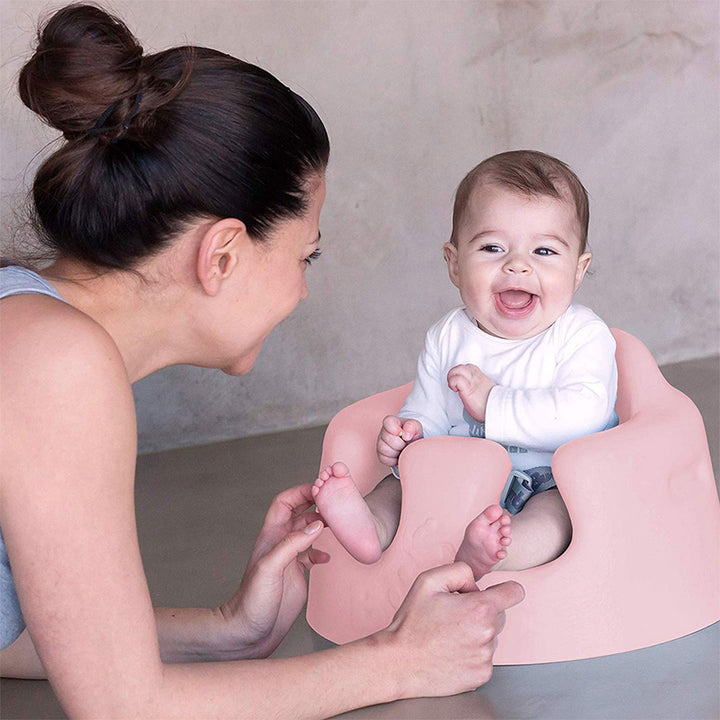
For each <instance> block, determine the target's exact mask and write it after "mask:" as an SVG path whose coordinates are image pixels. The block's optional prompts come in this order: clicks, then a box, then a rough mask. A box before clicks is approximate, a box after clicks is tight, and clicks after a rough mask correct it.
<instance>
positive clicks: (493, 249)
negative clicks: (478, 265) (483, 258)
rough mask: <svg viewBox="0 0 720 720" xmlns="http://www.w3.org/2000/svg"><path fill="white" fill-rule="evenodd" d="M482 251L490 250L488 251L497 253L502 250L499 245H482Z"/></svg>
mask: <svg viewBox="0 0 720 720" xmlns="http://www.w3.org/2000/svg"><path fill="white" fill-rule="evenodd" d="M480 250H481V251H483V252H490V253H499V252H502V248H501V247H500V246H499V245H492V244H491V245H483V246H482V247H481V248H480Z"/></svg>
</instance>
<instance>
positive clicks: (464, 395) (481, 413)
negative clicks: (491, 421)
mask: <svg viewBox="0 0 720 720" xmlns="http://www.w3.org/2000/svg"><path fill="white" fill-rule="evenodd" d="M447 384H448V387H449V388H450V389H451V390H454V391H455V392H456V393H457V394H458V395H459V396H460V399H461V400H462V404H463V405H464V406H465V409H466V410H467V411H468V412H469V413H470V415H471V416H472V417H474V418H475V420H477V421H478V422H485V409H486V408H487V401H488V397H489V396H490V391H491V390H492V389H493V387H495V383H494V382H493V381H492V380H491V379H490V378H489V377H488V376H487V375H485V373H484V372H483V371H482V370H480V368H479V367H478V366H477V365H471V364H469V363H468V364H466V365H456V366H455V367H454V368H452V369H451V370H450V372H449V373H448V375H447Z"/></svg>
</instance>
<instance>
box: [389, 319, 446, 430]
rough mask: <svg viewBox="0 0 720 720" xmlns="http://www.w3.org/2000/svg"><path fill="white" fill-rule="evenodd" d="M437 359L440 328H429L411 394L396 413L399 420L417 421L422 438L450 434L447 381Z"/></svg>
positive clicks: (438, 355) (439, 351) (438, 357)
mask: <svg viewBox="0 0 720 720" xmlns="http://www.w3.org/2000/svg"><path fill="white" fill-rule="evenodd" d="M440 356H441V349H440V328H439V327H438V326H433V327H431V328H430V330H428V332H427V335H426V336H425V347H424V348H423V350H422V352H421V353H420V357H419V358H418V363H417V376H416V378H415V382H414V383H413V387H412V390H411V391H410V394H409V395H408V396H407V399H406V400H405V405H403V407H402V409H401V410H400V412H399V413H398V416H399V417H401V418H409V419H414V420H418V421H419V422H420V424H421V425H422V427H423V436H424V437H432V436H434V435H447V434H448V432H449V430H450V421H449V419H448V415H447V411H446V406H445V387H446V386H447V381H446V377H445V372H444V370H443V365H442V363H441V360H440Z"/></svg>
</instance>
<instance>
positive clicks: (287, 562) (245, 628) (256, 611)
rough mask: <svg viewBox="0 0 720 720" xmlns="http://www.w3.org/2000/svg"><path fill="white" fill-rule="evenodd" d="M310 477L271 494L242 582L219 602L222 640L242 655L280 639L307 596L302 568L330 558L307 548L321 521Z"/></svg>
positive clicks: (260, 652) (259, 653) (266, 649)
mask: <svg viewBox="0 0 720 720" xmlns="http://www.w3.org/2000/svg"><path fill="white" fill-rule="evenodd" d="M311 488H312V484H311V483H306V484H304V485H298V486H296V487H293V488H290V489H289V490H285V491H284V492H282V493H280V494H279V495H277V496H276V497H275V498H274V499H273V501H272V503H271V505H270V508H269V509H268V512H267V514H266V516H265V522H264V523H263V526H262V529H261V530H260V534H259V535H258V538H257V541H256V542H255V547H254V548H253V552H252V555H251V556H250V561H249V562H248V566H247V568H246V570H245V574H244V576H243V579H242V583H241V584H240V587H239V589H238V591H237V592H236V593H235V595H234V596H233V597H232V598H231V599H230V600H229V601H228V602H226V603H224V604H223V605H221V606H220V608H219V609H220V612H221V613H222V616H223V618H224V619H225V622H226V627H227V629H228V640H229V642H231V643H232V644H233V645H235V646H236V647H237V648H238V649H239V650H240V649H243V651H242V655H243V657H266V656H268V655H269V654H270V653H272V651H273V650H275V648H276V647H277V646H278V645H279V644H280V642H281V640H282V639H283V638H284V637H285V635H286V633H287V631H288V630H289V629H290V626H291V625H292V624H293V622H294V621H295V618H296V617H297V616H298V613H299V612H300V610H302V608H303V606H304V604H305V600H306V599H307V574H306V571H307V570H308V569H309V568H310V567H311V566H312V565H314V564H315V563H325V562H327V561H328V560H329V559H330V556H329V555H328V554H327V553H324V552H321V551H319V550H313V549H311V548H310V546H311V544H312V543H313V541H314V540H317V538H318V537H319V535H320V531H321V529H322V527H323V523H322V520H321V519H320V516H319V515H318V513H317V512H314V511H311V510H310V508H311V507H312V505H313V504H314V500H313V497H312V494H311V492H310V491H311Z"/></svg>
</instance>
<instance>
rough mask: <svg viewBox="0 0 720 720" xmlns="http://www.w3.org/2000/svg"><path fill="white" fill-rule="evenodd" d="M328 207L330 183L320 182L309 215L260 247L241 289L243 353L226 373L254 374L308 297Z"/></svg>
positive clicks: (313, 188)
mask: <svg viewBox="0 0 720 720" xmlns="http://www.w3.org/2000/svg"><path fill="white" fill-rule="evenodd" d="M324 201H325V178H324V176H320V177H318V178H314V179H313V180H312V181H311V183H310V191H309V193H308V209H307V212H306V213H305V215H304V216H303V217H301V218H291V219H288V220H283V221H281V222H280V223H278V225H277V226H276V228H275V230H274V231H273V232H272V234H271V235H270V236H269V237H268V238H267V240H265V242H261V243H254V245H253V250H252V257H251V259H250V263H251V269H250V272H248V273H245V275H244V281H243V287H241V288H239V293H240V296H241V297H242V306H243V307H242V310H243V311H242V312H241V313H239V315H242V316H243V317H242V319H240V317H238V315H236V316H235V317H236V318H237V321H236V322H238V323H241V325H242V326H240V327H237V332H239V333H240V335H241V342H240V345H241V347H240V349H239V352H238V351H237V349H236V350H235V353H237V354H236V355H235V358H234V359H233V360H232V361H231V362H230V363H229V364H228V365H225V366H223V367H222V370H223V372H226V373H228V374H229V375H244V374H246V373H248V372H250V370H251V369H252V367H253V365H254V364H255V360H256V359H257V356H258V355H259V354H260V350H261V348H262V344H263V342H264V341H265V338H266V337H267V336H268V335H269V334H270V331H271V330H272V329H273V328H274V327H275V326H276V325H278V323H280V322H282V321H283V320H284V319H285V318H286V317H287V316H288V315H290V313H291V312H292V311H293V310H294V309H295V308H296V307H297V304H298V303H299V302H300V301H301V300H304V299H305V297H307V284H306V282H305V272H306V271H307V268H308V266H309V265H310V261H311V260H312V259H313V255H315V254H316V252H317V250H318V243H319V241H320V228H319V226H320V211H321V209H322V206H323V202H324ZM233 334H234V333H233Z"/></svg>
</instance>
